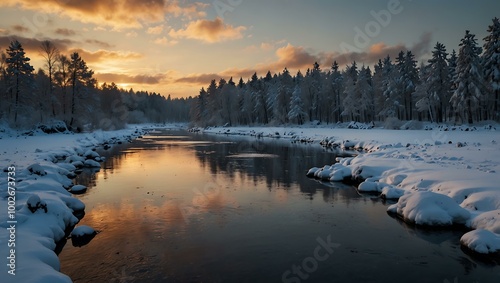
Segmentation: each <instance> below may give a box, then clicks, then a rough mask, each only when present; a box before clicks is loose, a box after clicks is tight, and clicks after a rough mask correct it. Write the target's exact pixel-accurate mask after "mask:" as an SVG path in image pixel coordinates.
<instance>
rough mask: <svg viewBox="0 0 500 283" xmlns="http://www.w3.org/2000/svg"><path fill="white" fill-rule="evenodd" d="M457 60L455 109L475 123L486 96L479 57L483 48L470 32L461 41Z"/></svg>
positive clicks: (470, 122)
mask: <svg viewBox="0 0 500 283" xmlns="http://www.w3.org/2000/svg"><path fill="white" fill-rule="evenodd" d="M459 46H460V49H459V51H458V60H457V83H458V86H457V89H456V90H455V92H454V93H453V96H452V97H451V100H450V101H451V102H452V104H453V106H454V107H455V109H457V110H458V111H459V112H462V113H465V114H466V116H467V122H468V123H469V124H472V122H473V121H474V111H475V110H477V109H478V108H479V107H480V106H481V101H482V100H483V99H484V96H485V94H486V86H485V82H484V79H483V69H482V66H481V60H480V57H479V55H480V54H481V47H479V46H478V45H477V41H476V38H475V35H474V34H472V33H470V31H468V30H467V31H466V32H465V36H464V38H463V39H462V40H461V43H460V45H459Z"/></svg>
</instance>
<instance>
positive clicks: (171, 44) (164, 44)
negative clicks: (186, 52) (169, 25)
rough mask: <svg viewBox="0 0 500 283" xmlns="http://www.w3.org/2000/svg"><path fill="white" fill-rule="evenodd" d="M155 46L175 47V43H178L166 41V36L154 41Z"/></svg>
mask: <svg viewBox="0 0 500 283" xmlns="http://www.w3.org/2000/svg"><path fill="white" fill-rule="evenodd" d="M153 42H154V43H155V44H158V45H163V46H174V45H176V44H177V43H179V42H178V41H176V40H168V38H167V37H166V36H164V37H160V38H157V39H155V41H153Z"/></svg>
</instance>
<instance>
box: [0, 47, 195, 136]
mask: <svg viewBox="0 0 500 283" xmlns="http://www.w3.org/2000/svg"><path fill="white" fill-rule="evenodd" d="M40 52H41V54H42V55H43V57H44V59H45V67H44V69H39V70H38V71H37V72H35V71H34V68H33V67H32V66H31V65H30V58H29V57H27V56H26V53H25V52H24V48H23V46H22V44H21V43H20V42H19V41H17V40H13V41H12V42H11V43H10V45H9V47H8V48H7V50H6V52H1V53H0V122H1V121H4V122H7V124H9V126H11V127H13V128H30V127H33V126H35V125H43V124H46V123H48V124H51V123H52V124H53V123H55V122H59V124H60V122H61V121H62V122H64V123H65V124H66V126H67V127H68V129H71V130H75V131H81V130H92V129H96V128H100V129H105V130H111V129H118V128H122V127H123V126H124V125H125V124H127V123H146V122H156V123H160V122H175V121H187V120H189V108H190V102H189V99H184V98H180V99H171V98H170V96H168V97H167V98H165V97H164V96H161V95H160V94H158V93H155V92H152V93H148V92H147V91H134V90H132V89H130V90H124V89H121V88H118V86H117V85H116V84H115V83H110V84H108V83H103V84H102V85H101V86H99V84H98V82H97V80H96V79H95V78H94V72H93V71H92V70H90V69H89V68H88V66H87V64H86V62H85V61H84V59H83V58H81V57H80V55H79V54H78V53H77V52H75V53H72V54H70V56H69V57H68V56H66V55H64V54H60V52H59V50H58V49H57V48H56V47H55V46H54V44H53V43H52V42H50V41H44V42H42V44H41V46H40Z"/></svg>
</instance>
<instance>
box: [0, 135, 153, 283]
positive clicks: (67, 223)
mask: <svg viewBox="0 0 500 283" xmlns="http://www.w3.org/2000/svg"><path fill="white" fill-rule="evenodd" d="M0 127H2V128H1V129H0V168H2V169H3V170H2V171H1V172H0V208H1V209H0V253H1V254H2V255H9V252H10V249H12V248H15V259H16V260H17V259H19V261H16V262H14V264H15V265H12V266H9V265H7V264H5V263H7V261H6V260H7V259H6V258H5V257H4V260H3V261H2V265H1V266H2V267H1V268H0V282H42V283H44V282H50V283H52V282H54V283H58V282H71V279H70V278H69V277H68V276H66V275H64V274H62V273H60V272H59V270H60V264H59V259H58V257H57V255H56V254H55V253H54V249H55V247H56V242H58V241H60V240H62V239H63V238H65V237H67V235H66V232H65V231H67V229H68V228H71V227H73V226H75V225H76V224H77V223H78V222H79V219H78V218H77V217H76V216H75V215H77V214H80V212H82V211H83V210H84V209H85V204H84V203H83V202H82V201H80V200H79V199H77V198H74V197H73V196H72V195H71V193H70V192H69V191H68V190H70V189H71V190H72V192H77V191H79V192H82V191H83V190H84V189H85V187H84V186H80V185H75V186H73V182H72V180H71V179H70V178H72V177H74V176H75V170H76V169H77V168H81V167H83V166H84V162H85V165H87V166H92V167H100V164H99V163H98V162H97V161H96V160H94V159H98V160H101V159H99V155H98V154H97V152H95V151H94V149H95V148H96V147H99V146H101V145H102V144H104V143H105V142H106V143H107V144H115V143H123V142H126V141H129V140H131V139H133V138H136V137H138V136H139V135H141V134H143V132H142V131H137V128H136V127H132V126H130V127H128V128H126V129H123V130H118V131H109V132H103V131H97V132H94V133H82V134H73V133H70V132H64V133H55V134H46V133H44V132H42V131H34V132H30V134H29V135H25V134H22V132H17V131H15V130H12V129H10V128H6V127H5V126H0ZM143 127H144V128H145V127H147V128H150V127H151V126H146V125H143V126H141V128H143ZM87 158H92V159H87ZM12 167H15V171H14V173H15V175H14V174H9V172H12V171H11V170H10V169H9V168H12ZM13 175H14V176H13ZM8 176H11V177H15V182H14V183H15V195H14V196H15V204H14V206H13V207H14V208H15V210H14V211H15V214H14V215H15V221H17V223H14V224H13V223H8V222H7V220H12V218H10V219H9V213H8V210H7V207H8V205H9V203H8V202H9V200H10V201H11V203H12V202H13V201H14V199H13V198H12V197H13V196H12V192H13V191H12V190H11V191H10V193H9V191H8V189H7V188H8V187H9V186H10V187H12V183H11V184H8V181H9V180H8ZM10 181H12V180H10ZM9 197H11V198H10V199H9ZM11 225H15V246H13V247H8V242H7V240H6V239H9V236H10V235H9V233H11V232H10V231H11V230H12V229H11V230H8V229H7V228H10V227H12V226H11ZM80 229H82V228H80ZM12 231H14V230H12ZM77 232H78V230H77ZM21 259H22V260H21ZM14 268H15V276H13V275H10V274H9V273H8V271H9V270H13V269H14Z"/></svg>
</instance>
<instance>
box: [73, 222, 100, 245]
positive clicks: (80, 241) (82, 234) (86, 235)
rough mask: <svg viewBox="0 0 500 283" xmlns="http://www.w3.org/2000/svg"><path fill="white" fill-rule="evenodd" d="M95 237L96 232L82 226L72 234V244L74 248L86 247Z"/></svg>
mask: <svg viewBox="0 0 500 283" xmlns="http://www.w3.org/2000/svg"><path fill="white" fill-rule="evenodd" d="M95 235H97V231H96V230H94V229H93V228H91V227H89V226H86V225H81V226H78V227H76V228H75V229H73V231H72V232H71V243H72V244H73V246H74V247H81V246H85V245H86V244H88V243H90V241H92V239H94V237H95Z"/></svg>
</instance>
